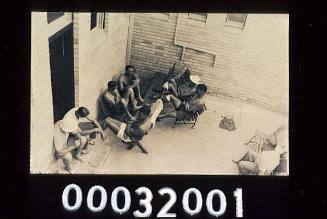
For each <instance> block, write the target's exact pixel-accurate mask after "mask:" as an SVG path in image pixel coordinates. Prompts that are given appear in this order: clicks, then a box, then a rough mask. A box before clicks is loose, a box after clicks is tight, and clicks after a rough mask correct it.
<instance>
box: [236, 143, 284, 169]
mask: <svg viewBox="0 0 327 219" xmlns="http://www.w3.org/2000/svg"><path fill="white" fill-rule="evenodd" d="M285 152H286V148H285V146H283V145H282V144H277V145H276V147H275V149H274V150H272V151H262V152H261V153H257V152H255V151H252V150H249V151H248V152H246V153H245V155H244V156H242V158H241V159H239V160H233V162H234V163H236V164H238V166H239V169H240V172H241V173H242V174H244V175H271V173H272V172H273V171H274V169H275V168H276V167H277V166H278V165H279V163H280V160H281V155H282V154H284V153H285Z"/></svg>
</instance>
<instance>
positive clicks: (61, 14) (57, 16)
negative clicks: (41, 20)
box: [47, 11, 64, 24]
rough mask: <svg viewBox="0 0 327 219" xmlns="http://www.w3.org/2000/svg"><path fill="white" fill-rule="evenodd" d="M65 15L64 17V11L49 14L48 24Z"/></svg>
mask: <svg viewBox="0 0 327 219" xmlns="http://www.w3.org/2000/svg"><path fill="white" fill-rule="evenodd" d="M63 15H64V12H63V11H59V12H47V21H48V24H49V23H51V22H52V21H54V20H56V19H58V18H60V17H61V16H63Z"/></svg>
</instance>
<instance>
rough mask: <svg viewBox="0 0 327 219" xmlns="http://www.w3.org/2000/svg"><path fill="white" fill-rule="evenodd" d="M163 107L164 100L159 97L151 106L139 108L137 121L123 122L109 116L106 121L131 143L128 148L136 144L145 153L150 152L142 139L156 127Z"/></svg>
mask: <svg viewBox="0 0 327 219" xmlns="http://www.w3.org/2000/svg"><path fill="white" fill-rule="evenodd" d="M162 109H163V102H162V100H161V99H158V100H157V101H156V102H155V103H153V104H152V105H151V106H143V107H142V108H141V109H139V110H138V111H137V113H136V115H135V118H136V119H135V121H131V120H130V121H128V123H127V124H126V123H123V122H121V121H118V120H116V119H114V118H111V117H107V118H106V119H105V122H106V124H107V127H108V128H110V130H111V131H112V132H113V133H114V134H115V135H117V137H118V138H120V139H121V140H122V141H124V142H125V143H127V144H129V147H128V148H127V149H129V150H131V149H132V148H133V147H134V146H136V145H137V146H138V147H139V148H140V149H141V150H142V152H143V153H145V154H147V153H148V152H147V151H146V150H145V149H144V148H143V146H142V144H141V143H140V141H141V140H142V138H143V136H144V135H147V134H148V132H149V131H150V130H151V129H152V128H153V127H154V124H155V122H156V119H157V117H158V116H159V114H160V112H161V110H162Z"/></svg>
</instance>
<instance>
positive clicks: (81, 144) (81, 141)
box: [54, 107, 103, 173]
mask: <svg viewBox="0 0 327 219" xmlns="http://www.w3.org/2000/svg"><path fill="white" fill-rule="evenodd" d="M89 113H90V112H89V110H88V109H87V108H85V107H79V108H78V107H75V108H73V109H71V110H70V111H68V112H67V113H66V115H65V116H64V118H63V119H62V120H59V121H57V122H56V123H55V125H54V148H55V151H56V156H57V158H61V159H62V160H63V163H64V165H65V169H66V170H67V171H68V172H69V173H71V160H72V158H73V155H74V157H75V158H76V159H78V160H80V161H83V160H82V159H81V153H82V151H83V150H84V149H85V148H86V146H87V144H88V140H89V139H88V135H91V134H93V135H94V134H96V133H100V134H101V135H102V136H103V131H102V129H101V126H100V124H99V123H98V122H97V121H96V120H94V119H90V118H88V115H89ZM81 118H86V119H88V120H89V121H90V122H92V123H93V124H94V127H93V128H91V129H88V130H82V129H81V128H80V127H79V123H80V119H81ZM75 149H76V150H75ZM72 152H75V153H72Z"/></svg>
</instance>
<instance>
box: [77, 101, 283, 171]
mask: <svg viewBox="0 0 327 219" xmlns="http://www.w3.org/2000/svg"><path fill="white" fill-rule="evenodd" d="M206 105H207V108H208V110H207V111H205V112H204V113H203V114H202V115H201V116H200V117H199V119H198V122H197V124H196V126H195V127H194V129H192V128H191V125H177V126H176V128H172V124H173V120H170V119H166V120H162V121H160V122H158V123H156V126H155V128H154V129H153V130H151V132H150V133H149V134H148V135H146V136H145V137H144V138H143V140H142V144H143V145H144V147H145V148H146V149H147V151H148V152H149V154H143V153H141V152H140V150H139V149H138V148H136V147H135V148H133V149H132V150H127V149H126V147H127V145H125V144H124V143H123V142H122V141H121V140H119V139H118V138H117V137H116V136H114V135H113V133H111V132H110V131H109V130H106V132H105V133H106V134H107V137H106V139H105V141H104V142H103V141H102V140H101V139H100V138H97V140H96V145H94V146H90V153H89V154H87V155H84V159H85V162H83V163H80V162H78V161H74V165H73V167H74V169H75V171H74V172H75V173H98V174H200V175H202V174H224V175H230V174H239V171H238V168H237V165H236V164H235V163H233V162H232V159H233V158H238V157H239V156H240V155H241V154H243V153H244V152H245V151H246V150H247V149H248V148H247V146H245V145H244V143H245V142H247V141H248V140H249V139H250V138H251V137H252V136H253V135H254V133H255V131H256V130H262V131H266V132H272V131H274V130H275V129H276V128H277V127H279V126H281V125H287V124H288V118H287V117H284V116H281V115H278V114H276V113H273V112H271V111H268V110H265V109H262V108H260V107H257V106H254V105H251V104H247V103H244V102H239V101H235V100H231V99H227V98H223V97H217V96H211V95H207V97H206ZM224 115H231V116H233V119H234V121H235V123H236V130H234V131H228V130H225V129H221V128H219V122H220V120H221V117H222V116H224Z"/></svg>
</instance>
